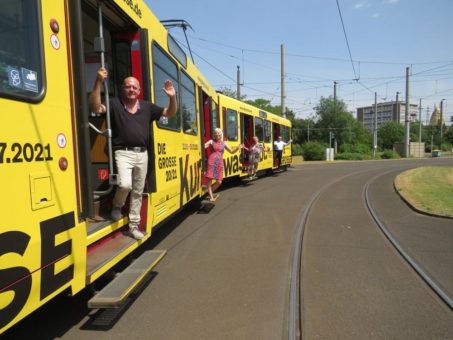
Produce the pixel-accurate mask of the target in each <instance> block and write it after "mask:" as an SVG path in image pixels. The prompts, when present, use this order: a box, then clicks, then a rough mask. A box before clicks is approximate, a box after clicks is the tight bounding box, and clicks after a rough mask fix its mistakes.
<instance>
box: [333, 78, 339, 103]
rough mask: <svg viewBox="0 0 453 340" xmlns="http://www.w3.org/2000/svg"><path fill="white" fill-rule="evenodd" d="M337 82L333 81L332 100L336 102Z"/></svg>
mask: <svg viewBox="0 0 453 340" xmlns="http://www.w3.org/2000/svg"><path fill="white" fill-rule="evenodd" d="M337 84H338V83H337V82H336V81H334V82H333V100H334V101H335V102H336V101H337Z"/></svg>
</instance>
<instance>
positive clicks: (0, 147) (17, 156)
mask: <svg viewBox="0 0 453 340" xmlns="http://www.w3.org/2000/svg"><path fill="white" fill-rule="evenodd" d="M51 160H53V157H52V154H51V150H50V144H46V145H43V144H41V143H35V144H32V143H24V144H21V143H12V144H8V143H4V142H0V164H3V163H22V162H47V161H51Z"/></svg>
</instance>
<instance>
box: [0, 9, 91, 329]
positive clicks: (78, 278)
mask: <svg viewBox="0 0 453 340" xmlns="http://www.w3.org/2000/svg"><path fill="white" fill-rule="evenodd" d="M45 4H46V5H49V6H43V8H42V22H43V44H44V54H45V68H46V75H45V79H46V81H45V83H46V86H45V95H44V97H43V99H42V101H40V102H39V103H26V102H23V101H17V100H10V99H4V98H0V106H1V107H2V111H3V113H4V114H3V115H2V124H0V136H1V137H0V140H1V142H2V143H6V148H5V150H4V153H3V155H4V162H3V163H2V164H0V168H1V170H0V173H1V176H0V186H1V187H2V189H3V195H2V196H1V198H0V199H1V207H2V208H1V209H2V212H3V213H2V214H1V223H0V235H2V234H3V235H6V234H10V235H15V236H16V235H21V237H22V239H24V240H25V241H26V242H25V249H23V253H20V252H19V251H16V252H9V253H5V254H1V255H0V256H1V257H0V258H1V261H0V271H3V270H8V269H9V270H13V269H18V268H20V270H22V271H23V272H29V273H31V276H29V277H28V278H26V279H25V280H26V281H28V280H30V277H31V284H30V286H29V287H30V288H29V289H27V288H24V289H25V290H21V294H22V296H25V301H24V305H23V307H22V308H21V309H20V311H19V312H18V313H17V314H16V315H15V316H14V317H13V318H12V319H11V320H9V321H10V322H9V323H8V324H6V326H5V327H3V328H2V329H0V333H1V332H3V330H5V329H6V328H8V327H9V326H8V325H9V324H12V323H15V322H17V321H18V320H20V319H22V318H23V317H25V316H26V315H28V314H29V313H31V312H32V311H34V310H36V309H37V308H39V307H40V306H42V305H43V304H44V303H45V302H47V301H49V300H50V299H51V298H52V297H54V296H55V295H57V294H58V293H60V292H61V291H63V290H64V289H65V288H67V287H69V286H71V285H72V291H73V292H74V291H78V290H80V289H81V288H83V286H84V277H85V269H84V268H85V252H86V245H85V239H86V230H85V225H84V224H83V223H82V224H79V223H78V219H77V204H76V190H75V164H74V149H73V147H74V145H73V135H72V127H71V108H70V96H69V93H70V89H69V79H68V66H67V45H66V29H65V25H64V23H65V15H64V3H63V2H62V1H52V4H50V3H49V1H47V2H45ZM51 19H56V20H57V21H58V22H59V24H60V32H59V33H58V34H56V36H57V37H58V40H59V43H60V45H59V48H55V47H53V46H52V44H51V39H50V37H51V35H52V34H53V32H51V30H50V27H49V22H50V20H51ZM37 71H39V72H41V71H42V70H37ZM41 152H42V153H41ZM40 153H41V155H40V156H41V157H39V154H40ZM42 157H43V158H45V160H43V161H42V160H40V158H42ZM62 157H64V158H66V159H67V161H68V167H67V169H66V170H64V171H63V170H61V169H60V167H59V160H60V159H61V158H62ZM50 158H52V159H50ZM18 160H22V161H21V162H17V161H18ZM62 216H65V218H64V219H60V220H59V218H61V217H62ZM71 220H72V221H73V225H72V226H70V225H69V224H71V222H69V224H67V225H66V226H64V227H65V228H63V229H65V230H64V231H61V232H56V233H55V234H50V235H51V236H49V233H50V231H49V229H51V228H52V225H53V224H57V225H59V227H61V223H65V222H67V221H71ZM52 221H56V222H52ZM48 228H49V229H48ZM44 234H47V236H48V238H47V239H44V237H41V235H44ZM49 238H50V239H49ZM59 247H67V249H70V253H69V254H67V255H64V257H63V258H62V259H58V258H56V259H55V260H54V261H55V263H54V265H53V266H54V267H53V268H52V269H53V274H52V275H53V277H52V278H50V279H48V280H49V282H53V283H55V281H59V282H58V283H57V284H54V285H52V284H51V285H50V286H51V287H52V286H53V287H52V288H49V287H48V285H47V284H46V285H45V286H46V287H47V290H48V291H47V292H45V293H43V291H42V288H41V284H42V280H43V278H42V271H41V270H40V269H41V268H42V267H43V266H44V265H47V264H48V263H43V262H44V261H45V260H44V259H43V258H44V257H46V256H49V257H50V258H52V255H46V254H49V253H53V254H55V253H58V248H59ZM56 249H57V250H56ZM51 261H52V260H51ZM51 267H52V266H51ZM63 272H68V273H69V275H67V276H66V277H65V278H64V279H61V278H60V277H58V276H59V274H61V273H63ZM12 289H14V288H12ZM49 289H50V290H49ZM17 298H18V296H17V293H16V294H15V293H14V290H8V288H7V289H6V290H5V291H3V292H1V293H0V310H3V309H5V308H8V306H10V305H12V304H17V303H18V302H17ZM19 303H20V302H19Z"/></svg>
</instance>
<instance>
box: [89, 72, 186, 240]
mask: <svg viewBox="0 0 453 340" xmlns="http://www.w3.org/2000/svg"><path fill="white" fill-rule="evenodd" d="M107 77H108V72H107V70H106V69H105V68H103V67H101V68H99V70H98V71H97V75H96V80H95V83H94V87H93V91H92V92H91V94H90V98H89V103H90V109H91V111H92V112H94V113H98V114H101V113H106V107H105V105H104V104H102V102H101V88H102V84H103V82H104V81H105V79H107ZM163 91H164V92H165V93H166V95H167V96H168V105H167V106H166V107H165V108H163V107H160V106H157V105H155V104H153V103H151V102H149V101H145V100H139V95H140V83H139V81H138V80H137V79H136V78H134V77H127V78H125V79H124V80H123V84H122V93H121V97H120V98H115V97H113V98H110V102H109V103H110V111H111V112H110V114H111V118H112V145H113V150H114V154H115V165H116V167H117V171H118V177H119V185H118V187H117V189H116V192H115V196H114V198H113V208H112V212H111V216H112V219H114V220H119V219H121V218H122V217H123V216H122V213H121V208H122V207H123V206H124V204H125V202H126V199H127V196H128V194H129V193H130V209H129V233H130V235H131V236H132V237H133V238H135V239H137V240H140V239H142V238H143V237H144V236H145V234H144V233H143V232H142V231H140V230H139V225H140V209H141V206H142V194H143V190H144V187H145V180H146V173H147V170H148V144H149V140H150V135H151V132H152V130H151V124H152V122H153V121H154V120H158V119H159V118H160V117H161V116H165V117H170V116H173V115H174V114H175V113H176V110H177V102H176V91H175V89H174V87H173V84H172V82H171V80H166V81H165V82H164V87H163Z"/></svg>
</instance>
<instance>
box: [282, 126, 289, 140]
mask: <svg viewBox="0 0 453 340" xmlns="http://www.w3.org/2000/svg"><path fill="white" fill-rule="evenodd" d="M280 133H281V136H282V139H283V140H284V141H285V142H288V141H289V140H290V139H291V138H290V135H289V128H288V127H287V126H281V127H280Z"/></svg>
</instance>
